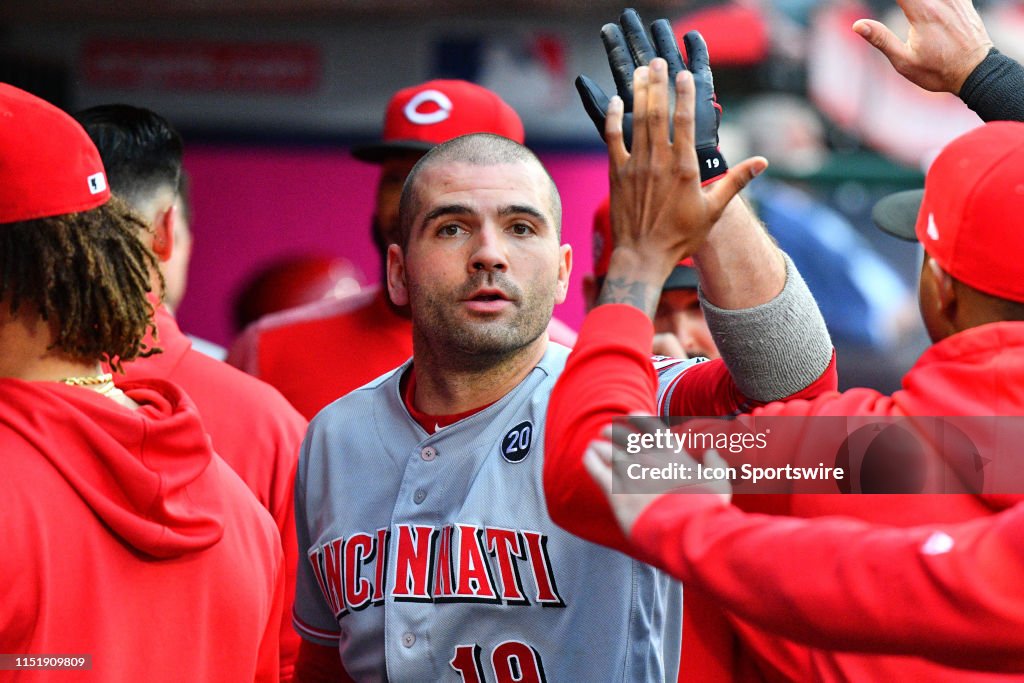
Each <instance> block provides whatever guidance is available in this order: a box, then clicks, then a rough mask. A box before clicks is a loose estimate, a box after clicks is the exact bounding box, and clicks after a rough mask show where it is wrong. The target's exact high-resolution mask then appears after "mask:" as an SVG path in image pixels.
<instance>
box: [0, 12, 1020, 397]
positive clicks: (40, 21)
mask: <svg viewBox="0 0 1024 683" xmlns="http://www.w3.org/2000/svg"><path fill="white" fill-rule="evenodd" d="M636 6H637V8H638V9H639V10H640V12H641V14H642V16H643V17H644V18H645V19H646V20H648V21H651V20H653V19H656V18H658V17H661V16H667V17H669V18H671V19H673V20H674V22H675V23H676V26H677V29H678V32H679V33H680V34H682V33H684V32H685V31H686V30H689V29H691V28H698V29H700V30H701V31H702V32H703V33H704V34H705V37H706V38H707V41H708V44H709V48H710V52H711V59H712V66H713V68H714V70H715V77H716V83H717V91H718V96H719V101H720V102H721V103H722V104H723V106H724V108H725V118H724V123H725V128H724V129H723V141H722V146H723V151H724V153H725V155H726V158H727V159H740V158H742V157H743V156H744V155H747V154H752V153H757V154H764V155H766V156H768V158H769V159H770V160H771V161H772V164H773V165H772V167H771V168H770V169H769V174H770V176H769V179H768V180H767V181H765V182H762V180H760V179H759V180H758V181H757V183H755V187H754V188H753V190H752V191H751V193H750V197H749V198H750V200H751V201H753V202H754V203H755V204H756V205H757V206H758V208H759V211H760V213H761V215H762V217H763V218H764V219H765V220H766V222H767V223H768V226H769V229H770V230H771V231H772V232H773V234H775V235H776V237H777V238H778V239H779V240H780V243H781V244H782V246H783V247H784V248H786V249H787V250H788V251H790V252H791V253H792V254H793V256H794V258H795V260H796V261H797V263H798V265H799V266H800V267H801V270H802V271H803V272H804V274H805V276H806V277H807V278H808V280H809V282H810V284H811V287H812V290H813V291H814V292H815V294H816V296H817V297H818V299H819V302H820V303H821V306H822V309H823V311H824V312H825V316H826V320H827V322H828V324H829V326H830V329H831V331H832V333H833V336H834V337H835V340H836V344H837V347H838V348H839V351H840V377H841V379H842V383H843V385H844V386H850V385H857V384H869V385H872V386H875V387H877V388H879V389H882V390H885V391H888V390H892V389H894V388H896V386H898V378H899V377H900V375H901V374H902V373H903V372H904V371H905V369H906V368H907V367H909V365H910V364H911V363H912V362H913V360H914V359H915V358H916V357H917V355H918V353H919V352H920V350H921V349H923V348H924V346H925V344H926V340H925V338H924V335H923V330H922V329H921V325H920V322H919V319H918V316H917V315H916V312H915V310H914V309H915V307H916V297H915V288H916V274H917V269H918V265H919V254H918V252H917V248H916V245H911V244H900V243H897V242H896V241H895V240H892V239H890V238H886V237H883V236H880V235H877V234H876V231H875V230H874V229H873V228H872V227H871V225H870V219H869V215H870V209H871V206H872V204H873V203H874V201H875V199H877V198H878V197H879V196H881V195H883V194H886V193H888V192H891V191H895V190H899V189H906V188H909V187H915V186H919V185H920V184H921V182H922V178H923V169H925V168H926V167H927V163H928V162H929V160H930V159H931V158H932V156H934V154H935V153H936V152H937V150H938V149H939V148H940V147H941V146H942V145H943V144H944V143H945V142H947V141H948V140H950V139H952V138H953V137H955V136H957V135H959V134H960V133H961V132H963V131H965V130H967V129H969V128H971V127H973V126H976V125H979V124H980V120H979V119H978V118H977V117H976V116H975V115H974V114H973V113H971V112H970V111H969V110H967V109H966V107H964V106H963V105H962V104H961V103H960V102H959V100H957V99H956V98H954V97H952V96H950V95H933V94H928V93H924V92H921V91H918V90H917V89H916V88H914V87H913V86H910V85H909V84H907V83H905V82H903V81H902V79H900V77H899V76H897V75H896V74H895V72H893V71H892V70H891V68H890V67H889V66H888V64H887V63H886V62H885V61H884V59H883V58H881V57H880V56H879V55H877V54H875V53H874V51H873V50H872V49H871V48H870V47H869V46H867V44H866V43H863V42H862V41H861V39H860V38H859V37H857V36H856V35H855V34H853V33H852V32H851V31H850V30H849V26H850V24H852V22H853V20H854V19H856V18H859V17H862V16H875V17H879V18H882V19H883V20H884V21H886V22H887V23H889V25H890V26H893V27H894V28H896V29H897V32H899V29H898V28H897V27H898V26H899V24H900V23H901V21H902V16H901V15H900V14H899V10H898V8H897V7H896V6H895V3H892V2H882V1H875V2H869V3H866V4H861V3H854V2H845V1H844V2H811V1H808V0H782V1H775V2H757V1H755V0H735V1H733V2H649V3H637V5H636ZM621 8H622V5H621V4H620V3H619V2H611V1H610V0H586V1H584V0H544V1H543V2H542V1H540V0H518V1H515V2H504V3H481V2H471V1H469V0H448V1H445V0H440V1H438V0H435V1H432V2H429V3H427V2H419V1H417V0H372V1H367V0H119V1H117V2H114V1H111V2H102V1H97V2H93V3H82V2H78V1H77V0H5V1H4V2H3V3H2V4H0V80H3V81H6V82H10V83H13V84H15V85H18V86H20V87H23V88H26V89H28V90H30V91H32V92H35V93H36V94H38V95H40V96H42V97H45V98H47V99H49V100H50V101H52V102H54V103H55V104H57V105H59V106H61V107H63V108H65V109H68V110H71V111H73V110H76V109H80V108H83V107H87V106H91V105H95V104H101V103H109V102H126V103H130V104H135V105H139V106H144V107H148V108H151V109H153V110H155V111H157V112H159V113H160V114H162V115H164V116H165V117H167V118H168V119H169V120H170V121H171V122H172V123H174V124H175V126H177V127H178V128H179V130H181V131H182V133H183V135H184V137H185V141H186V148H187V152H186V158H185V166H186V169H187V171H188V174H189V176H190V178H191V200H192V230H193V234H194V240H195V243H194V248H193V256H192V264H191V274H190V285H189V289H188V293H187V294H186V296H185V299H184V300H183V302H182V303H181V305H180V309H179V311H178V318H179V320H180V322H181V324H182V327H183V328H184V329H185V330H187V331H189V332H191V333H193V334H196V335H198V336H201V337H205V338H207V339H210V340H212V341H215V342H218V343H221V344H228V343H230V341H231V338H232V337H233V335H234V334H235V330H234V328H233V326H232V322H231V321H232V310H233V307H234V306H235V304H234V301H233V299H234V297H236V296H237V294H238V293H239V291H241V289H242V288H243V286H244V284H245V282H246V281H247V279H249V278H251V277H252V276H253V274H254V273H256V272H257V271H259V270H260V269H261V268H263V267H265V266H267V265H268V264H270V263H273V262H275V261H279V260H280V259H282V258H290V257H295V256H300V255H316V256H318V257H337V256H342V257H345V258H347V259H349V260H350V261H351V262H352V263H354V264H355V265H356V266H357V268H358V269H360V270H361V271H362V272H363V273H365V278H366V281H367V282H375V281H377V278H378V272H379V263H378V259H377V257H376V254H375V252H374V248H373V246H372V242H371V239H370V216H371V213H372V206H373V192H374V188H375V185H376V180H377V168H376V167H375V166H370V165H366V164H362V163H360V162H357V161H355V160H354V159H352V158H351V157H350V156H349V155H348V153H347V147H348V146H350V145H351V144H353V143H355V142H360V141H365V140H372V139H374V138H376V136H377V135H378V133H379V128H380V124H381V117H382V115H383V111H384V107H385V104H386V103H387V100H388V99H389V97H390V96H391V94H392V93H393V92H394V91H396V90H397V89H399V88H401V87H404V86H407V85H411V84H413V83H417V82H420V81H424V80H428V79H430V78H436V77H452V78H464V79H467V80H471V81H475V82H477V83H480V84H482V85H485V86H487V87H489V88H491V89H493V90H495V91H496V92H498V93H499V94H500V95H501V96H502V97H503V98H505V99H506V101H508V102H509V103H510V104H511V105H512V106H513V107H515V108H516V110H517V111H518V112H519V113H520V115H521V116H522V118H523V121H524V123H525V125H526V131H527V142H528V144H530V145H531V146H532V147H533V148H534V149H535V150H536V151H538V152H539V153H540V155H541V157H542V159H543V161H544V162H545V163H546V164H547V165H548V168H549V170H550V171H551V172H552V175H553V176H554V178H555V180H556V182H557V183H558V185H559V188H560V190H561V192H562V195H563V201H564V204H565V211H564V215H565V225H564V230H563V237H564V239H565V240H566V241H568V242H570V243H571V244H572V245H573V247H574V249H575V271H576V272H575V275H576V277H574V286H573V289H572V291H571V295H570V299H569V300H568V301H567V302H566V303H565V304H563V305H562V306H560V307H559V308H558V309H556V312H555V313H556V315H557V316H558V317H559V318H561V319H562V320H563V321H565V322H567V323H569V324H570V325H573V326H578V324H579V322H580V321H581V320H582V317H583V303H582V297H581V294H580V288H579V280H580V279H581V277H582V275H583V274H584V273H585V272H589V270H590V261H591V258H590V233H591V230H590V224H591V218H592V215H593V210H594V208H595V207H596V206H597V205H598V203H599V202H600V201H601V200H602V199H603V197H604V196H605V194H606V193H607V182H606V164H605V157H604V152H603V147H602V146H601V144H600V142H599V140H598V138H597V136H596V134H595V132H594V130H593V126H592V124H591V123H590V121H589V119H587V118H586V116H585V114H584V113H583V110H582V108H581V107H580V105H579V103H578V100H577V97H576V93H575V90H574V88H573V85H572V81H573V79H574V78H575V76H576V75H577V74H578V73H581V72H583V73H587V74H589V75H591V76H592V77H595V78H597V79H598V80H599V82H602V83H603V84H605V85H606V89H608V90H609V92H611V91H612V85H611V79H610V76H609V75H608V69H607V66H606V62H605V57H604V52H603V49H602V47H601V43H600V39H599V37H598V36H599V30H600V26H601V25H602V24H603V23H605V22H607V21H613V20H615V19H616V18H617V16H618V12H619V10H620V9H621ZM981 9H982V12H983V15H984V17H985V21H986V25H987V26H988V27H989V28H990V31H992V33H993V35H992V38H993V40H994V41H995V43H996V45H997V46H999V47H1000V49H1002V50H1003V51H1004V52H1006V53H1008V54H1010V55H1011V56H1014V57H1016V58H1018V59H1021V58H1022V57H1024V8H1022V7H1021V6H1020V3H1017V2H996V1H989V2H985V3H984V4H982V5H981ZM758 185H760V186H758ZM738 276H742V274H738Z"/></svg>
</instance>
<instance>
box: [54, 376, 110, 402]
mask: <svg viewBox="0 0 1024 683" xmlns="http://www.w3.org/2000/svg"><path fill="white" fill-rule="evenodd" d="M57 381H58V382H62V383H64V384H67V385H69V386H72V387H87V388H89V389H92V390H93V391H97V392H99V393H101V394H103V395H104V396H106V395H107V394H109V393H110V392H111V391H113V389H114V375H112V374H111V373H109V372H104V373H102V374H99V375H88V376H85V377H63V378H61V379H59V380H57Z"/></svg>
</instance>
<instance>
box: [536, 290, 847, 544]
mask: <svg viewBox="0 0 1024 683" xmlns="http://www.w3.org/2000/svg"><path fill="white" fill-rule="evenodd" d="M653 336H654V328H653V325H652V324H651V321H650V320H649V319H648V318H647V316H646V315H644V314H643V313H642V312H641V311H639V310H638V309H636V308H633V307H631V306H626V305H623V304H608V305H604V306H599V307H597V308H596V309H594V310H593V311H591V312H590V313H589V314H588V315H587V317H586V318H585V319H584V321H583V326H582V328H581V329H580V335H579V338H578V339H577V342H576V346H575V348H574V349H573V352H572V354H570V356H569V359H568V361H567V362H566V365H565V369H564V370H563V372H562V374H561V376H560V377H559V380H558V382H557V383H556V384H555V388H554V390H553V391H552V392H551V401H550V404H549V406H548V415H547V426H546V433H545V445H544V448H545V456H544V458H545V460H544V491H545V495H546V496H547V502H548V511H549V512H550V514H551V518H552V519H553V520H554V521H555V522H556V523H557V524H558V525H559V526H562V527H563V528H565V529H567V530H569V531H571V532H572V533H574V534H576V535H577V536H580V537H582V538H585V539H587V540H588V541H592V542H594V543H600V544H602V545H606V546H609V547H611V548H615V549H616V550H619V551H622V552H628V551H629V550H628V549H629V542H628V541H627V540H626V538H625V536H624V535H623V534H622V532H621V530H620V529H619V526H618V524H617V523H616V521H615V518H614V515H613V513H612V511H611V508H609V507H608V504H607V502H606V500H605V497H604V494H603V493H602V492H601V491H600V490H599V489H598V488H597V485H596V484H594V482H593V481H592V480H591V478H590V476H589V475H588V474H587V472H586V470H585V469H584V467H583V452H584V450H586V447H587V444H589V443H590V442H591V441H592V440H594V439H596V438H597V437H598V435H599V434H600V432H601V430H602V429H603V428H604V427H605V426H606V425H607V424H608V423H610V422H611V421H612V419H614V418H616V417H621V416H623V415H628V414H629V413H631V412H640V413H644V414H647V415H657V414H659V411H658V409H657V406H656V405H655V394H656V390H657V376H656V375H655V372H654V368H653V365H652V363H651V356H650V348H651V340H652V339H653ZM610 377H613V378H614V384H611V385H610V384H609V378H610ZM836 381H837V380H836V371H835V356H834V355H833V358H832V362H831V363H830V364H829V366H828V368H827V369H826V370H825V371H824V372H823V373H822V375H821V376H820V377H819V378H818V379H817V380H816V381H815V382H813V383H812V384H811V385H810V386H808V387H807V388H805V389H803V390H802V391H800V392H799V393H797V394H795V395H793V396H791V397H789V398H811V397H813V396H817V395H819V394H821V393H823V392H825V391H829V390H832V389H834V388H835V386H836ZM675 382H676V383H678V387H676V389H675V391H674V392H673V393H672V403H671V409H670V410H669V411H668V414H673V415H708V416H714V415H729V414H732V413H735V412H738V411H744V410H747V409H749V408H751V407H753V406H755V405H758V404H756V403H754V402H752V401H750V400H749V399H747V398H746V397H745V396H743V394H742V393H740V391H739V390H738V389H737V387H736V385H735V383H734V382H733V381H732V378H731V377H730V376H729V372H728V370H727V368H726V367H725V364H724V363H722V361H708V362H706V363H699V364H697V365H694V366H693V367H692V368H690V369H688V370H686V371H685V372H683V373H682V374H681V375H680V376H679V377H678V378H677V379H676V380H675Z"/></svg>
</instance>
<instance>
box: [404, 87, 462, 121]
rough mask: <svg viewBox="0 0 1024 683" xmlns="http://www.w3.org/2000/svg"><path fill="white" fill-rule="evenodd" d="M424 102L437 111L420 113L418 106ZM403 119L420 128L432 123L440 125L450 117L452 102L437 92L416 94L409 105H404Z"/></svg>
mask: <svg viewBox="0 0 1024 683" xmlns="http://www.w3.org/2000/svg"><path fill="white" fill-rule="evenodd" d="M426 102H433V103H434V104H436V105H437V110H436V111H432V112H428V113H423V112H421V111H420V110H419V109H420V105H422V104H424V103H426ZM403 113H404V114H405V118H407V119H409V120H410V121H411V122H413V123H416V124H419V125H421V126H429V125H430V124H432V123H441V122H442V121H444V120H445V119H447V118H448V117H449V116H451V115H452V101H451V100H450V99H448V96H447V95H445V94H444V93H443V92H441V91H439V90H424V91H422V92H418V93H416V95H415V96H414V97H413V98H412V99H411V100H409V103H408V104H406V105H405V109H404V110H403Z"/></svg>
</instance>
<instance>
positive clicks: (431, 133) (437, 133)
mask: <svg viewBox="0 0 1024 683" xmlns="http://www.w3.org/2000/svg"><path fill="white" fill-rule="evenodd" d="M466 133H494V134H496V135H502V136H504V137H507V138H510V139H512V140H516V141H517V142H523V139H524V133H523V124H522V121H520V120H519V115H518V114H516V112H515V110H513V109H512V107H510V106H508V104H506V103H505V101H504V100H502V99H501V98H500V97H498V95H496V94H495V93H493V92H491V91H490V90H487V89H486V88H483V87H481V86H479V85H475V84H473V83H468V82H466V81H458V80H434V81H427V82H426V83H421V84H419V85H415V86H412V87H409V88H403V89H402V90H399V91H398V92H397V93H395V95H394V96H393V97H392V98H391V101H390V102H389V103H388V106H387V110H386V112H385V115H384V134H383V139H382V140H381V141H380V142H378V143H375V144H371V145H365V146H361V147H356V148H354V149H353V150H352V154H353V156H355V157H356V158H357V159H359V160H361V161H366V162H369V163H373V164H377V165H379V166H380V169H381V174H380V182H379V183H378V185H377V201H376V213H375V215H374V219H373V239H374V243H375V244H376V245H377V248H378V250H379V252H380V255H381V261H382V262H383V261H384V260H385V255H386V252H387V248H388V245H389V244H391V243H392V242H394V241H395V239H396V236H397V234H398V198H399V196H400V194H401V192H402V185H403V183H404V182H405V178H406V176H408V175H409V171H410V170H411V169H412V167H413V165H414V164H415V163H416V161H417V160H418V159H419V158H420V157H422V156H423V154H424V153H425V152H426V151H427V150H429V149H430V148H431V147H433V146H434V145H436V144H438V143H441V142H444V141H445V140H450V139H451V138H454V137H457V136H459V135H464V134H466ZM383 277H384V268H383V267H382V269H381V278H382V280H383ZM548 332H549V334H551V335H552V338H553V339H555V340H556V341H559V342H561V343H564V344H568V345H571V344H572V342H573V341H575V339H576V334H575V332H573V331H572V330H571V329H569V328H568V327H567V326H566V325H564V324H563V323H561V322H559V321H557V320H554V319H552V321H551V324H550V325H549V330H548ZM412 348H413V341H412V326H411V323H410V321H409V313H408V310H407V309H405V308H403V307H401V306H397V305H396V304H395V303H394V302H393V301H391V300H390V299H388V297H387V293H386V291H385V288H383V287H366V288H363V290H362V291H361V292H360V293H359V294H356V295H353V296H350V297H344V298H342V299H340V300H334V301H322V302H317V303H314V304H310V305H308V306H302V307H300V308H296V309H294V310H291V311H286V312H282V313H280V314H275V315H270V316H267V317H266V318H263V319H262V320H260V321H259V322H257V323H254V324H253V325H251V326H250V327H249V328H248V329H247V330H246V331H245V332H244V333H243V334H242V335H241V336H240V337H239V338H238V339H237V340H236V341H235V343H234V344H233V345H232V347H231V353H230V354H229V356H228V362H229V363H231V364H232V365H234V366H235V367H237V368H241V369H242V370H245V371H246V372H248V373H249V374H251V375H253V376H255V377H259V378H260V379H262V380H264V381H266V382H268V383H270V384H272V385H273V386H275V387H277V389H279V390H280V391H281V393H282V394H284V396H285V397H286V398H287V399H288V400H289V401H291V403H292V405H293V406H295V407H296V408H297V409H298V410H299V412H301V413H302V414H303V415H305V416H306V417H307V418H312V417H313V416H314V415H316V414H317V412H318V411H319V410H320V409H321V408H323V407H324V406H325V405H327V404H328V403H330V402H331V401H333V400H334V399H336V398H338V397H339V396H342V395H344V394H346V393H348V392H349V391H352V390H353V389H355V388H357V387H360V386H362V385H363V384H365V383H366V382H368V381H370V380H372V379H373V378H375V377H377V376H378V375H380V374H381V373H384V372H387V371H388V370H391V369H393V368H395V367H396V366H398V365H400V364H401V363H404V362H405V361H406V360H407V359H408V358H409V356H411V355H412Z"/></svg>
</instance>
